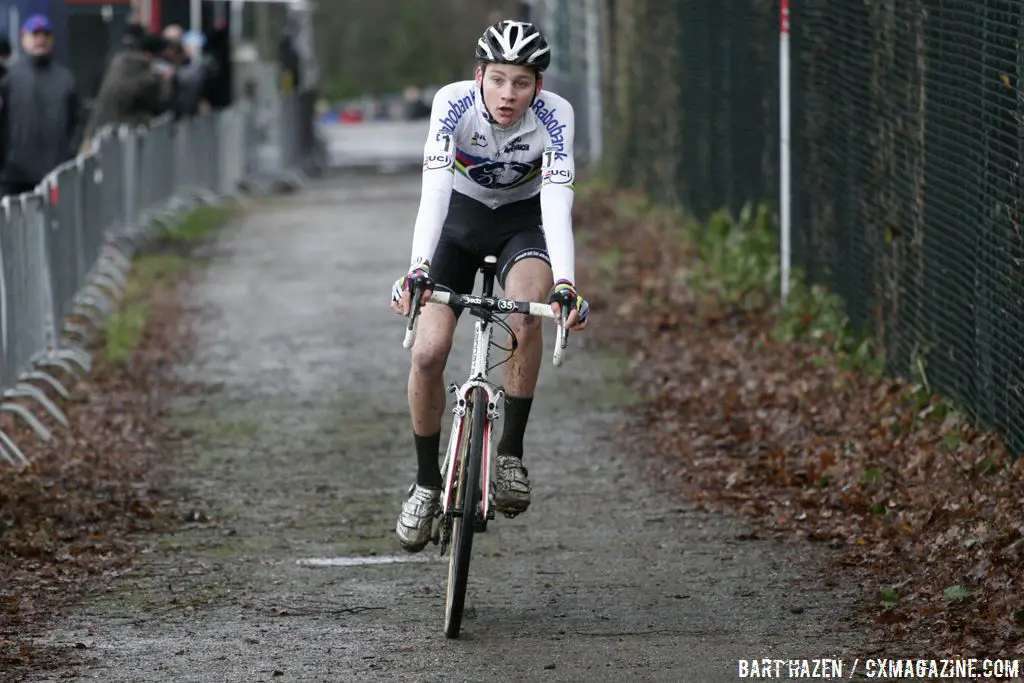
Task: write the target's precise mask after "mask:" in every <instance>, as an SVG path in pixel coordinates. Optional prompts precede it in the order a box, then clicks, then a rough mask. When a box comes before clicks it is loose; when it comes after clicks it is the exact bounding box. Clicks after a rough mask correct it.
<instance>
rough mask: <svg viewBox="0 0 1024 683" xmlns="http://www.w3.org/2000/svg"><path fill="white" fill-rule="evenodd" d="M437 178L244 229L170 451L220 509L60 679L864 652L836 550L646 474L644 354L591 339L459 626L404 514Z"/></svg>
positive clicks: (476, 669)
mask: <svg viewBox="0 0 1024 683" xmlns="http://www.w3.org/2000/svg"><path fill="white" fill-rule="evenodd" d="M418 190H419V179H418V176H417V175H416V174H411V175H400V176H393V177H388V178H378V177H358V176H351V175H349V176H343V177H341V178H339V179H332V180H330V181H321V182H320V184H316V185H313V186H311V187H310V188H309V189H308V190H307V191H306V192H305V193H303V194H301V195H298V196H295V197H292V198H290V199H287V200H284V201H277V202H275V203H274V204H273V205H272V206H270V207H269V208H263V209H260V210H259V211H258V212H250V213H249V214H248V215H247V216H245V217H243V218H242V219H240V220H239V221H237V222H236V223H235V224H234V225H232V226H229V227H228V228H227V229H226V230H225V231H224V232H223V234H222V235H221V237H220V240H219V243H218V245H217V246H216V248H215V249H214V255H213V259H212V263H211V264H210V265H209V267H208V268H207V269H206V270H205V273H204V275H203V276H202V277H201V278H199V281H198V283H197V284H196V285H194V286H193V287H192V289H191V293H190V297H191V301H192V302H193V303H194V306H195V308H196V315H197V316H198V320H199V323H198V339H197V342H196V343H197V345H198V346H197V350H196V354H195V360H194V363H193V364H192V365H191V366H189V367H184V368H181V372H182V374H183V376H185V377H187V378H189V379H193V380H199V381H202V382H205V383H208V384H209V386H210V391H209V392H208V393H207V394H206V395H204V396H202V397H179V398H176V399H175V409H174V411H175V417H174V419H175V421H176V422H177V424H178V425H180V426H182V427H184V428H185V430H186V432H185V433H186V434H187V435H188V437H187V438H186V439H185V440H184V441H182V442H181V443H177V444H172V447H171V448H170V449H169V450H170V456H169V460H168V462H167V463H166V466H167V467H168V468H170V469H171V470H172V471H173V472H174V476H175V477H176V478H177V480H178V481H179V482H181V483H182V484H184V485H186V486H187V488H188V490H189V491H190V498H191V500H190V503H189V505H191V506H192V507H193V508H194V510H195V515H194V516H195V519H196V520H197V521H196V522H195V523H192V524H190V525H188V526H187V528H186V529H184V530H183V531H181V532H180V533H175V534H172V535H166V536H159V537H154V536H151V537H147V538H144V539H143V541H144V542H145V543H147V544H148V546H149V551H148V552H147V554H146V555H145V556H144V559H143V562H142V565H141V567H140V569H139V570H138V571H136V572H133V573H131V574H128V575H126V576H124V577H121V578H119V579H117V580H116V581H115V583H114V584H113V585H112V587H111V588H110V589H109V590H104V591H102V592H99V591H97V592H96V593H95V594H94V595H92V596H91V597H90V598H89V599H88V600H86V601H84V602H83V603H82V604H81V605H78V606H75V607H73V608H71V609H69V612H70V614H69V615H68V616H66V617H64V618H62V619H61V620H60V621H59V622H58V623H56V624H54V626H53V630H52V632H51V636H50V637H48V638H47V639H46V640H45V641H43V642H41V643H40V644H45V645H49V646H57V647H59V648H67V657H66V666H65V668H64V669H63V670H61V671H54V672H50V673H48V674H46V675H45V676H42V675H41V676H40V678H39V680H67V679H69V678H70V679H75V678H89V679H99V680H103V681H108V682H110V683H114V682H118V681H175V682H176V683H185V682H187V681H202V682H204V683H205V682H209V681H244V682H249V681H481V680H487V679H491V680H502V681H534V680H537V681H588V682H589V683H597V682H598V681H623V680H630V681H730V680H736V678H737V659H738V658H755V657H780V658H788V657H824V656H836V655H837V654H838V655H841V654H843V653H846V654H848V655H849V656H851V657H852V656H854V654H855V653H857V652H858V649H859V648H858V642H859V641H860V636H858V634H857V633H855V632H853V631H852V629H853V625H852V624H853V622H851V621H850V620H849V619H848V617H847V615H848V613H849V605H850V595H851V592H850V591H843V590H838V589H835V588H832V589H826V588H823V587H822V585H823V583H822V580H821V578H822V572H823V569H822V566H823V565H822V564H821V563H820V562H819V561H818V560H817V558H815V557H813V556H812V555H810V553H811V552H812V551H810V550H809V551H808V555H807V556H803V555H799V554H794V553H795V552H797V551H794V550H792V549H780V548H779V547H777V546H775V545H773V544H771V543H770V542H767V541H758V540H742V535H743V533H744V531H745V529H744V528H743V527H742V526H741V525H740V524H739V523H737V522H735V521H732V520H729V519H726V518H723V517H720V516H714V515H709V514H707V513H702V512H698V511H695V510H690V509H683V508H680V507H678V505H675V504H672V503H671V502H669V501H666V500H665V499H663V498H661V497H659V496H658V495H656V494H655V493H654V492H653V491H652V490H651V489H650V488H649V487H648V486H647V485H645V484H644V483H643V482H642V481H639V480H638V477H637V476H636V474H635V471H634V464H635V462H636V461H635V459H634V456H629V455H627V454H623V453H621V452H620V449H619V448H618V447H617V446H616V442H615V441H614V440H613V439H612V438H611V437H610V435H611V433H612V428H613V425H614V424H615V423H616V422H617V421H619V420H621V418H622V416H623V415H624V414H625V412H626V411H628V408H629V405H630V403H631V401H633V400H634V397H633V396H631V395H630V393H629V391H628V390H627V389H626V386H625V384H624V382H623V373H624V372H625V366H624V364H623V363H621V362H619V361H617V360H616V359H614V358H610V357H606V356H605V355H601V354H600V353H597V352H594V351H591V350H584V349H581V348H580V347H579V346H578V345H575V346H571V347H570V353H569V355H568V358H567V361H566V364H565V365H564V366H563V367H562V368H560V369H558V370H556V369H555V368H553V367H552V366H551V364H550V353H549V352H548V351H546V352H545V367H544V369H543V371H542V380H541V387H542V390H541V393H540V394H539V395H538V398H537V400H536V402H535V407H534V419H533V422H532V423H531V427H530V431H529V432H528V435H527V456H526V457H527V465H528V467H529V468H530V473H531V477H532V479H533V482H534V502H533V505H532V507H531V508H530V510H529V512H528V513H527V514H525V515H522V516H520V517H518V518H517V519H515V520H507V519H504V518H499V519H498V520H496V521H495V523H493V524H492V525H491V526H490V528H489V529H488V532H487V534H486V535H484V536H480V537H479V540H478V541H477V542H476V543H474V551H475V555H474V559H473V565H472V570H471V576H470V587H469V598H468V602H469V616H468V618H467V619H466V621H465V622H464V626H463V637H462V638H461V639H460V640H458V641H446V640H445V638H444V636H443V634H442V627H443V612H444V608H443V598H442V595H443V592H444V578H445V565H444V564H443V563H442V560H441V559H440V558H439V557H438V555H437V550H436V547H435V546H429V547H428V549H427V550H426V551H425V552H424V553H421V554H419V555H416V556H408V555H405V554H403V553H402V551H401V550H400V549H399V547H398V545H397V541H396V540H395V538H394V533H393V527H394V522H395V519H396V515H397V513H398V509H399V506H400V503H401V500H402V497H403V495H404V492H405V490H406V488H407V486H408V484H409V482H410V481H411V480H412V477H413V476H414V463H415V458H414V455H413V450H412V443H411V435H410V428H409V425H408V419H407V413H406V403H405V395H404V387H405V378H406V373H407V370H408V364H409V357H408V352H407V351H405V350H403V349H402V345H401V340H402V329H401V321H400V320H398V319H397V318H395V317H394V316H393V314H392V313H391V312H390V311H389V310H388V308H387V305H386V304H387V297H388V292H389V288H390V285H391V282H392V280H393V278H395V277H396V274H398V273H400V272H401V271H402V269H403V268H404V267H405V263H406V259H407V251H408V242H409V229H408V227H407V226H409V225H411V222H412V219H413V217H414V214H415V210H416V203H417V200H418ZM466 322H467V321H466V320H464V321H463V323H464V324H463V325H461V326H460V330H459V338H458V342H457V345H456V350H455V352H454V356H453V360H452V361H451V363H450V364H449V373H448V376H449V378H450V379H456V378H461V376H462V375H463V373H465V371H466V368H467V366H468V362H469V355H468V354H469V349H468V344H467V342H468V340H469V332H470V329H469V327H470V326H469V325H468V324H465V323H466ZM591 333H593V334H600V320H599V319H597V320H596V321H595V326H594V328H593V330H590V331H588V332H587V334H591ZM547 341H550V337H549V339H548V340H547ZM317 558H347V559H344V560H339V561H340V562H342V563H349V564H351V565H353V566H309V564H310V563H309V562H308V561H310V560H315V559H317ZM365 558H376V560H377V561H378V563H374V564H357V563H358V562H361V561H365ZM76 643H79V644H81V645H80V646H79V647H78V648H77V649H76V647H75V645H76ZM82 646H84V647H82ZM861 654H863V651H861Z"/></svg>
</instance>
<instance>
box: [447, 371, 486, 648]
mask: <svg viewBox="0 0 1024 683" xmlns="http://www.w3.org/2000/svg"><path fill="white" fill-rule="evenodd" d="M468 409H469V410H470V411H471V413H470V420H471V424H472V428H471V431H470V434H469V448H468V449H467V448H464V449H462V453H461V457H459V458H458V460H457V461H456V462H457V463H458V466H459V472H458V489H456V491H455V504H454V505H453V508H454V512H455V513H456V514H454V515H453V517H452V545H451V550H450V554H449V555H448V591H447V595H446V600H445V612H444V634H445V636H447V637H448V638H458V637H459V629H460V628H461V627H462V609H463V607H464V606H465V604H466V582H467V580H468V579H469V559H470V555H471V553H472V550H473V526H474V521H475V518H476V517H477V516H478V511H477V508H478V507H479V505H480V495H481V494H480V468H481V464H482V462H483V455H484V427H485V424H484V423H485V420H486V419H487V392H486V391H484V390H483V389H481V388H479V387H477V388H476V389H474V390H473V394H472V400H471V403H470V406H469V407H468ZM463 443H465V442H463ZM467 454H468V456H469V457H466V455H467ZM460 513H461V514H460Z"/></svg>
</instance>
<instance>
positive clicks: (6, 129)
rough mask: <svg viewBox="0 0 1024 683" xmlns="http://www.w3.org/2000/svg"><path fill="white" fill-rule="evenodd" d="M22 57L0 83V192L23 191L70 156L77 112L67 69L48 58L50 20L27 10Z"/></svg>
mask: <svg viewBox="0 0 1024 683" xmlns="http://www.w3.org/2000/svg"><path fill="white" fill-rule="evenodd" d="M21 46H22V50H23V51H24V53H25V58H24V59H20V60H17V61H15V62H14V63H12V64H11V66H10V67H9V69H8V71H7V77H6V78H5V79H4V80H3V82H2V83H0V102H2V103H3V105H2V113H0V131H2V134H0V140H3V151H4V165H3V172H2V173H0V192H2V193H3V194H4V195H9V194H20V193H22V192H29V191H31V190H33V189H34V188H35V187H36V185H38V184H39V183H40V182H41V181H42V180H43V178H45V177H46V175H47V174H48V173H49V172H50V171H52V170H53V169H54V168H56V167H57V166H59V165H60V164H62V163H63V162H65V161H67V160H68V159H70V158H71V157H73V156H74V144H75V136H76V135H77V134H78V129H79V126H80V124H81V119H82V111H81V104H80V101H79V97H78V87H77V85H76V83H75V77H74V76H73V75H72V73H71V71H70V70H69V69H68V68H67V67H65V66H64V65H62V64H58V63H57V62H55V61H53V25H52V24H51V23H50V20H49V19H48V18H47V17H46V16H45V15H42V14H33V15H32V16H30V17H29V18H28V19H26V20H25V23H24V24H23V25H22V27H21Z"/></svg>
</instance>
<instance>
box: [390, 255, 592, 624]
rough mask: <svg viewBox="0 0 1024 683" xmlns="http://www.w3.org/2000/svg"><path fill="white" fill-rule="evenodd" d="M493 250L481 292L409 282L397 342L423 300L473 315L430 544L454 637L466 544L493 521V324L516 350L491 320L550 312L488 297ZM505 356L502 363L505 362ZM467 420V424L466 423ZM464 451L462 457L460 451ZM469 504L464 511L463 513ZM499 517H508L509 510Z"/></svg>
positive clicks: (412, 325)
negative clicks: (443, 569)
mask: <svg viewBox="0 0 1024 683" xmlns="http://www.w3.org/2000/svg"><path fill="white" fill-rule="evenodd" d="M497 260H498V259H497V258H496V257H495V256H486V257H485V258H484V261H483V264H482V265H481V266H480V268H479V270H480V273H481V274H482V276H483V288H482V295H481V296H473V295H469V294H452V293H451V292H438V291H431V295H430V297H429V298H428V299H427V300H426V301H422V302H421V301H420V300H421V299H422V296H421V294H422V292H423V291H424V290H425V289H426V287H424V286H418V287H416V288H414V291H413V292H412V307H411V309H410V313H409V325H408V327H407V328H406V333H405V341H404V342H403V344H402V345H403V346H404V347H405V348H406V349H410V348H412V345H413V342H414V341H415V338H416V320H417V316H418V315H419V311H420V307H421V305H422V304H423V303H435V304H441V305H447V306H451V307H453V308H455V307H459V308H463V309H465V310H467V311H469V313H470V314H471V315H473V316H476V317H477V318H479V320H477V322H476V324H475V326H474V336H473V358H472V362H471V365H470V374H469V379H467V380H466V382H465V383H463V384H462V385H461V386H459V385H458V384H456V383H454V382H453V383H451V384H450V385H448V392H449V393H450V394H452V395H454V396H455V397H456V398H455V406H454V407H453V408H452V412H453V413H454V416H455V417H454V420H453V422H452V427H451V433H450V435H449V438H448V447H447V450H446V451H445V458H444V461H443V464H442V465H441V472H442V476H443V478H444V487H443V488H442V491H441V523H440V524H439V525H438V529H437V531H436V532H435V534H434V537H433V539H432V540H433V542H434V544H435V545H438V544H439V545H440V546H441V556H442V557H444V554H445V552H447V551H448V549H449V545H451V553H450V554H449V557H448V585H447V591H446V594H445V624H444V632H445V636H446V637H448V638H458V636H459V630H460V629H461V627H462V610H463V607H464V606H465V602H466V583H467V580H468V578H469V560H470V555H471V552H472V548H473V534H474V533H484V532H486V531H487V522H488V521H489V520H492V519H494V510H493V509H492V506H491V479H490V471H491V435H492V433H493V429H494V423H495V421H496V420H497V419H498V418H499V417H500V414H501V413H500V410H499V408H498V406H500V405H501V401H502V399H503V398H504V395H505V391H504V388H502V387H499V386H497V385H495V384H493V383H492V382H490V381H489V380H488V377H487V373H488V372H489V371H490V370H493V369H494V368H495V367H498V365H501V363H498V364H497V365H494V366H489V365H488V363H489V360H490V350H491V346H498V345H497V344H494V342H492V340H491V338H492V335H493V330H494V325H497V326H499V327H502V328H503V329H505V330H506V331H507V332H508V333H509V338H510V339H511V342H512V343H511V348H510V349H505V348H504V347H500V346H498V348H501V349H502V350H505V351H509V352H510V353H509V358H511V354H512V353H515V350H516V348H517V347H518V342H517V340H516V337H515V334H514V333H513V332H512V330H511V329H510V328H509V326H508V324H507V323H506V322H505V321H504V320H502V319H499V318H497V316H498V315H501V314H511V313H523V314H526V315H535V316H541V317H544V318H551V319H554V318H555V312H554V309H553V307H552V306H551V305H550V304H547V303H537V302H533V301H514V300H511V299H503V298H500V297H495V296H494V278H495V264H496V263H497ZM571 306H572V298H571V295H570V296H569V297H568V299H567V300H564V301H562V302H560V308H561V311H562V313H561V316H560V317H561V324H560V325H558V326H557V328H558V332H557V334H556V340H555V351H554V357H553V359H552V360H553V363H554V365H555V366H559V365H561V364H562V358H563V355H564V353H565V347H566V344H567V343H568V338H569V333H568V330H566V329H565V319H566V317H567V315H568V311H569V310H571ZM507 361H508V358H506V359H505V361H502V362H503V363H504V362H507ZM467 424H468V425H469V429H466V426H467ZM467 454H468V457H467ZM462 482H473V483H474V484H475V485H473V486H463V485H462ZM467 510H469V511H470V513H469V515H467V514H466V511H467ZM505 516H506V517H514V516H515V513H513V514H507V513H506V515H505ZM467 521H471V522H472V523H467Z"/></svg>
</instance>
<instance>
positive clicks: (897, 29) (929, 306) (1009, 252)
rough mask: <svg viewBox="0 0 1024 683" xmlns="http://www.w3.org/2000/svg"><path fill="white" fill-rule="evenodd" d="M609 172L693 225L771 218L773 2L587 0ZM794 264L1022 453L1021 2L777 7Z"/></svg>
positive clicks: (896, 368)
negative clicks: (787, 23)
mask: <svg viewBox="0 0 1024 683" xmlns="http://www.w3.org/2000/svg"><path fill="white" fill-rule="evenodd" d="M601 5H602V7H601V13H602V38H603V40H602V43H603V45H602V61H601V64H602V69H603V71H604V74H603V79H602V81H603V83H604V92H603V96H604V100H605V102H606V103H607V105H606V106H605V115H606V121H605V126H606V130H608V131H609V132H610V133H612V132H613V133H614V134H609V135H607V136H606V137H607V144H606V146H605V147H606V154H605V161H606V162H607V163H606V166H607V169H608V171H609V172H610V173H611V174H612V176H613V178H614V179H615V180H617V181H618V182H619V183H620V184H622V185H632V186H637V187H640V188H642V189H643V190H645V191H648V192H650V193H652V194H653V195H655V196H656V197H657V198H658V199H661V200H664V201H670V202H673V203H678V204H680V205H682V206H684V207H685V208H686V209H687V210H688V211H690V212H692V213H693V214H695V215H696V216H698V217H700V218H703V217H706V216H707V215H708V214H709V213H710V212H712V211H715V210H717V209H720V208H729V209H731V210H732V211H733V212H734V213H735V212H738V211H739V209H740V208H741V207H742V206H743V205H744V204H745V203H746V202H748V201H752V202H759V201H765V202H768V203H769V204H772V205H777V199H778V177H779V176H778V159H779V156H778V146H779V136H778V101H779V73H778V65H779V61H778V50H779V47H778V46H779V36H778V31H779V19H778V12H779V8H778V3H777V2H760V1H758V0H692V1H689V2H673V3H645V2H640V1H639V0H603V1H602V3H601ZM791 10H792V47H791V60H792V67H791V69H792V71H791V73H792V94H791V98H790V102H791V109H792V126H791V139H792V168H793V171H792V181H793V188H792V214H793V215H792V253H793V262H794V265H795V266H798V267H800V268H801V269H802V270H803V271H804V272H805V273H806V274H807V276H808V278H809V280H810V281H811V282H815V283H821V284H825V285H827V286H828V287H829V288H830V289H831V290H832V291H834V292H836V293H837V294H839V295H840V296H841V297H842V299H843V300H844V302H845V306H846V311H847V313H848V315H849V317H850V319H851V322H852V323H853V324H854V325H855V326H856V327H858V328H859V329H862V330H870V331H871V332H872V333H873V334H874V335H875V336H876V337H877V338H878V339H879V340H880V341H881V343H882V344H883V346H884V349H885V351H886V357H887V361H888V364H889V367H890V370H891V371H892V372H895V373H900V374H904V375H906V374H909V373H911V372H919V371H921V370H923V371H924V374H925V377H926V379H927V380H928V382H929V383H930V386H931V387H932V388H935V389H938V390H939V391H941V392H943V393H945V394H947V395H949V396H951V397H952V398H954V399H955V400H956V401H957V402H958V403H959V405H960V406H961V407H962V408H964V409H965V410H966V411H967V412H968V413H969V414H970V415H971V416H972V418H974V419H975V420H976V421H978V422H980V423H981V424H984V425H988V426H992V427H995V428H997V429H999V430H1000V431H1002V432H1003V433H1004V434H1005V435H1006V436H1007V437H1008V440H1009V442H1010V443H1011V445H1012V446H1013V447H1014V448H1015V449H1016V450H1020V448H1021V447H1024V358H1022V354H1021V342H1020V341H1019V340H1020V339H1021V337H1022V336H1024V311H1022V301H1024V244H1022V235H1021V223H1022V220H1024V219H1022V215H1021V214H1022V210H1021V198H1020V197H1021V191H1022V188H1021V183H1022V176H1021V170H1020V164H1021V162H1022V161H1024V106H1022V100H1021V97H1020V93H1019V87H1020V84H1021V77H1022V75H1024V21H1022V14H1024V2H1022V1H1021V0H945V1H944V2H941V3H935V2H925V1H924V0H906V1H905V2H868V3H863V2H862V3H835V2H828V1H827V0H793V2H792V6H791Z"/></svg>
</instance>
